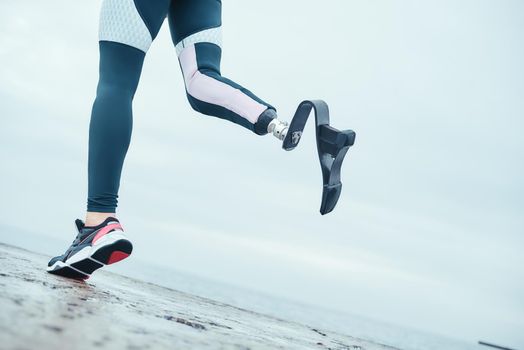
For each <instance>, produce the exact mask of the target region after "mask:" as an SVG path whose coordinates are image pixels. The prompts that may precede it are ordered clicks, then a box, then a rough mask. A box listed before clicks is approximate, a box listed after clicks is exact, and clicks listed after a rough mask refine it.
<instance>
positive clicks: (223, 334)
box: [0, 243, 394, 350]
mask: <svg viewBox="0 0 524 350" xmlns="http://www.w3.org/2000/svg"><path fill="white" fill-rule="evenodd" d="M48 260H49V257H47V256H43V255H39V254H35V253H32V252H29V251H26V250H23V249H20V248H17V247H13V246H9V245H4V244H1V243H0V290H1V294H0V309H1V312H0V348H1V349H39V350H47V349H50V350H51V349H52V350H57V349H246V350H247V349H317V350H321V349H351V350H357V349H362V350H375V349H377V350H378V349H394V348H392V347H387V346H383V345H380V344H375V343H371V342H368V341H365V340H362V339H358V338H354V337H351V336H346V335H341V334H338V333H334V332H330V331H327V330H323V329H315V328H312V327H308V326H306V325H301V324H298V323H294V322H289V321H285V320H281V319H277V318H274V317H269V316H265V315H262V314H259V313H255V312H251V311H248V310H243V309H240V308H237V307H233V306H230V305H227V304H223V303H219V302H216V301H213V300H210V299H205V298H201V297H198V296H195V295H190V294H187V293H182V292H179V291H176V290H173V289H169V288H164V287H161V286H157V285H154V284H151V283H145V282H142V281H139V280H135V279H132V278H128V277H124V276H120V275H117V274H114V273H110V272H107V271H100V270H99V271H97V272H96V273H95V274H93V276H92V277H91V278H90V279H89V280H87V281H86V282H80V281H73V280H68V279H65V278H62V277H59V276H54V275H51V274H48V273H47V272H46V271H45V266H46V265H47V261H48Z"/></svg>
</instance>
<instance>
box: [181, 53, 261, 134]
mask: <svg viewBox="0 0 524 350" xmlns="http://www.w3.org/2000/svg"><path fill="white" fill-rule="evenodd" d="M178 58H179V60H180V65H181V67H182V74H183V75H184V82H185V84H186V90H187V93H188V94H189V95H191V96H192V97H194V98H196V99H197V100H200V101H202V102H207V103H211V104H214V105H218V106H221V107H224V108H227V109H228V110H230V111H232V112H234V113H236V114H238V115H240V116H241V117H243V118H245V119H247V120H248V121H250V122H251V123H253V124H255V123H256V122H257V120H258V117H259V116H260V114H262V112H264V111H265V110H266V109H267V106H265V105H263V104H261V103H259V102H257V101H255V100H253V99H252V98H251V97H249V96H247V95H246V94H244V93H243V92H242V91H240V90H239V89H235V88H234V87H232V86H230V85H228V84H225V83H223V82H221V81H218V80H216V79H213V78H211V77H209V76H207V75H205V74H202V73H200V72H199V71H198V65H197V59H196V51H195V45H190V46H188V47H186V48H185V49H184V50H182V52H181V53H180V56H179V57H178Z"/></svg>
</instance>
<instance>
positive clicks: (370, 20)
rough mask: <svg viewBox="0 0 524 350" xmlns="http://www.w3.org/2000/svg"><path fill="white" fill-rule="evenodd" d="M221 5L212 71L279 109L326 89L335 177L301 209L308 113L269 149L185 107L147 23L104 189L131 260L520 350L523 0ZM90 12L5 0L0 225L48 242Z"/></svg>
mask: <svg viewBox="0 0 524 350" xmlns="http://www.w3.org/2000/svg"><path fill="white" fill-rule="evenodd" d="M223 3H224V5H223V12H224V13H223V22H224V24H223V32H224V47H223V60H222V62H223V65H222V73H223V74H224V75H225V76H228V77H229V78H232V79H234V80H237V81H238V82H239V83H241V84H243V85H245V86H246V87H247V88H249V89H250V90H252V91H253V92H255V93H256V94H257V95H259V96H260V97H262V98H264V99H266V100H267V101H268V102H270V103H272V104H273V105H275V106H276V107H277V109H278V112H279V114H280V116H281V117H282V118H283V119H289V118H290V116H291V115H292V114H293V112H294V109H295V108H296V105H297V104H298V103H299V102H300V101H301V100H303V99H307V98H322V99H325V100H326V101H327V102H328V103H329V105H330V109H331V120H332V124H333V125H334V126H335V127H338V128H352V129H354V130H355V131H356V132H357V142H356V145H355V147H354V148H352V149H351V150H350V153H349V154H348V156H347V159H346V162H345V164H344V167H343V170H342V171H343V174H342V179H343V183H344V191H343V193H342V196H341V198H340V201H339V204H338V206H337V208H336V209H335V211H334V212H333V213H331V214H329V215H327V216H321V215H320V214H319V213H318V209H319V205H320V195H321V193H320V190H321V175H320V168H319V165H318V164H317V163H318V159H317V154H316V149H315V140H314V129H313V126H312V124H309V125H308V126H307V128H306V131H305V133H304V138H303V140H302V143H301V145H300V147H299V148H298V149H296V150H295V151H293V152H284V151H282V150H281V149H280V148H279V147H280V146H279V144H278V142H277V141H276V139H274V138H272V137H269V136H268V137H258V136H255V135H253V134H251V133H249V132H247V131H246V130H244V129H243V128H241V127H239V126H237V125H234V124H231V123H229V122H226V121H223V120H220V119H217V118H212V117H208V116H201V115H198V114H197V113H196V112H193V111H192V110H191V109H190V107H189V104H188V103H187V101H186V98H185V92H184V85H183V80H182V75H181V73H180V71H179V65H178V62H177V58H176V54H175V51H174V48H173V47H172V43H171V41H170V37H169V31H168V28H167V25H164V27H163V28H162V30H161V32H160V34H159V36H158V38H157V39H156V41H155V42H154V44H153V46H152V48H151V49H150V51H149V53H148V56H147V58H146V63H145V66H144V70H143V75H142V80H141V83H140V86H139V89H138V92H137V95H136V98H135V103H134V124H133V135H132V141H131V146H130V149H129V153H128V156H127V158H126V162H125V165H124V172H123V175H122V183H121V191H120V206H119V210H118V217H119V218H120V219H121V220H122V223H123V226H124V229H125V230H126V232H127V233H128V234H129V235H130V236H131V237H132V239H133V241H134V243H135V252H134V258H135V259H136V261H146V262H150V263H156V264H159V265H163V266H171V267H173V268H175V269H177V270H180V271H185V272H188V273H192V274H195V275H199V276H203V277H208V278H213V279H216V280H220V281H224V282H229V283H234V284H236V285H240V286H244V287H248V288H252V289H255V290H259V291H263V292H267V293H271V294H274V295H279V296H284V297H287V298H291V299H293V300H297V301H304V302H308V303H313V304H317V305H324V306H327V307H330V308H334V309H340V310H344V311H348V312H352V313H356V314H361V315H365V316H369V317H372V318H375V319H380V320H385V321H389V322H393V323H396V324H401V325H405V326H411V327H417V328H421V329H426V330H431V331H434V332H437V333H442V334H446V335H450V336H454V337H457V338H462V339H467V340H470V341H476V340H478V339H490V340H493V341H494V342H497V343H502V344H506V345H512V346H515V347H521V348H522V347H524V335H523V333H522V329H524V298H523V295H524V278H523V277H524V258H523V257H522V248H523V247H524V238H523V235H522V232H523V226H524V215H523V209H524V199H523V198H524V181H523V179H524V165H523V160H524V140H523V136H522V135H523V130H524V98H523V97H524V69H523V65H522V62H524V45H523V44H522V43H523V42H524V22H523V21H522V18H523V17H522V15H523V14H524V2H522V1H519V0H515V1H506V0H492V1H480V0H460V1H456V0H438V1H436V0H435V1H433V0H432V1H407V0H405V1H400V0H398V1H391V0H383V1H379V0H373V1H347V0H339V1H334V0H330V1H303V0H302V1H301V0H289V1H277V0H266V1H257V2H254V1H241V0H225V1H223ZM99 6H100V1H92V2H89V1H87V2H86V1H84V2H79V1H65V0H52V1H46V2H42V1H36V0H33V1H16V0H2V1H1V2H0V118H1V125H0V174H1V175H0V176H1V177H0V179H1V182H0V198H1V201H0V209H1V210H0V224H4V225H9V226H12V227H17V228H20V229H24V230H27V231H30V232H34V233H37V234H39V235H42V236H44V237H48V238H49V239H50V240H55V241H56V242H58V243H59V244H60V245H57V246H56V248H55V250H53V251H50V250H49V249H47V248H46V249H47V250H46V251H45V253H48V254H53V253H56V254H58V253H62V252H63V250H64V249H65V248H66V246H67V244H69V243H70V242H71V241H72V239H73V238H74V235H75V233H74V232H73V221H74V219H75V218H77V217H79V218H82V219H83V218H84V216H85V213H84V210H85V202H86V193H87V140H88V139H87V137H88V133H87V132H88V124H89V116H90V109H91V105H92V102H93V99H94V94H95V88H96V82H97V71H98V43H97V36H98V10H99ZM310 123H311V121H310ZM5 231H6V230H4V231H3V232H0V238H1V239H2V240H3V241H9V239H10V238H9V235H10V233H9V232H5Z"/></svg>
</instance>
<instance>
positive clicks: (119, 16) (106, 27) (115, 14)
mask: <svg viewBox="0 0 524 350" xmlns="http://www.w3.org/2000/svg"><path fill="white" fill-rule="evenodd" d="M98 33H99V35H98V38H99V40H101V41H102V40H105V41H113V42H117V43H122V44H126V45H129V46H132V47H135V48H137V49H139V50H142V51H144V52H147V50H148V49H149V47H150V46H151V43H152V41H153V38H152V37H151V33H149V30H148V29H147V27H146V24H145V23H144V21H143V20H142V17H140V14H139V13H138V10H137V9H136V7H135V2H134V1H133V0H103V1H102V9H101V11H100V25H99V32H98Z"/></svg>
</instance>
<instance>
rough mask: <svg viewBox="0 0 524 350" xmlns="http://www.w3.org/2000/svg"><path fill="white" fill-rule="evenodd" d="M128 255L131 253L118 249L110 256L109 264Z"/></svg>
mask: <svg viewBox="0 0 524 350" xmlns="http://www.w3.org/2000/svg"><path fill="white" fill-rule="evenodd" d="M128 256H129V254H127V253H124V252H121V251H119V250H117V251H115V252H113V253H111V256H110V257H109V260H108V261H107V265H109V264H113V263H116V262H119V261H120V260H123V259H125V258H127V257H128Z"/></svg>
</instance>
